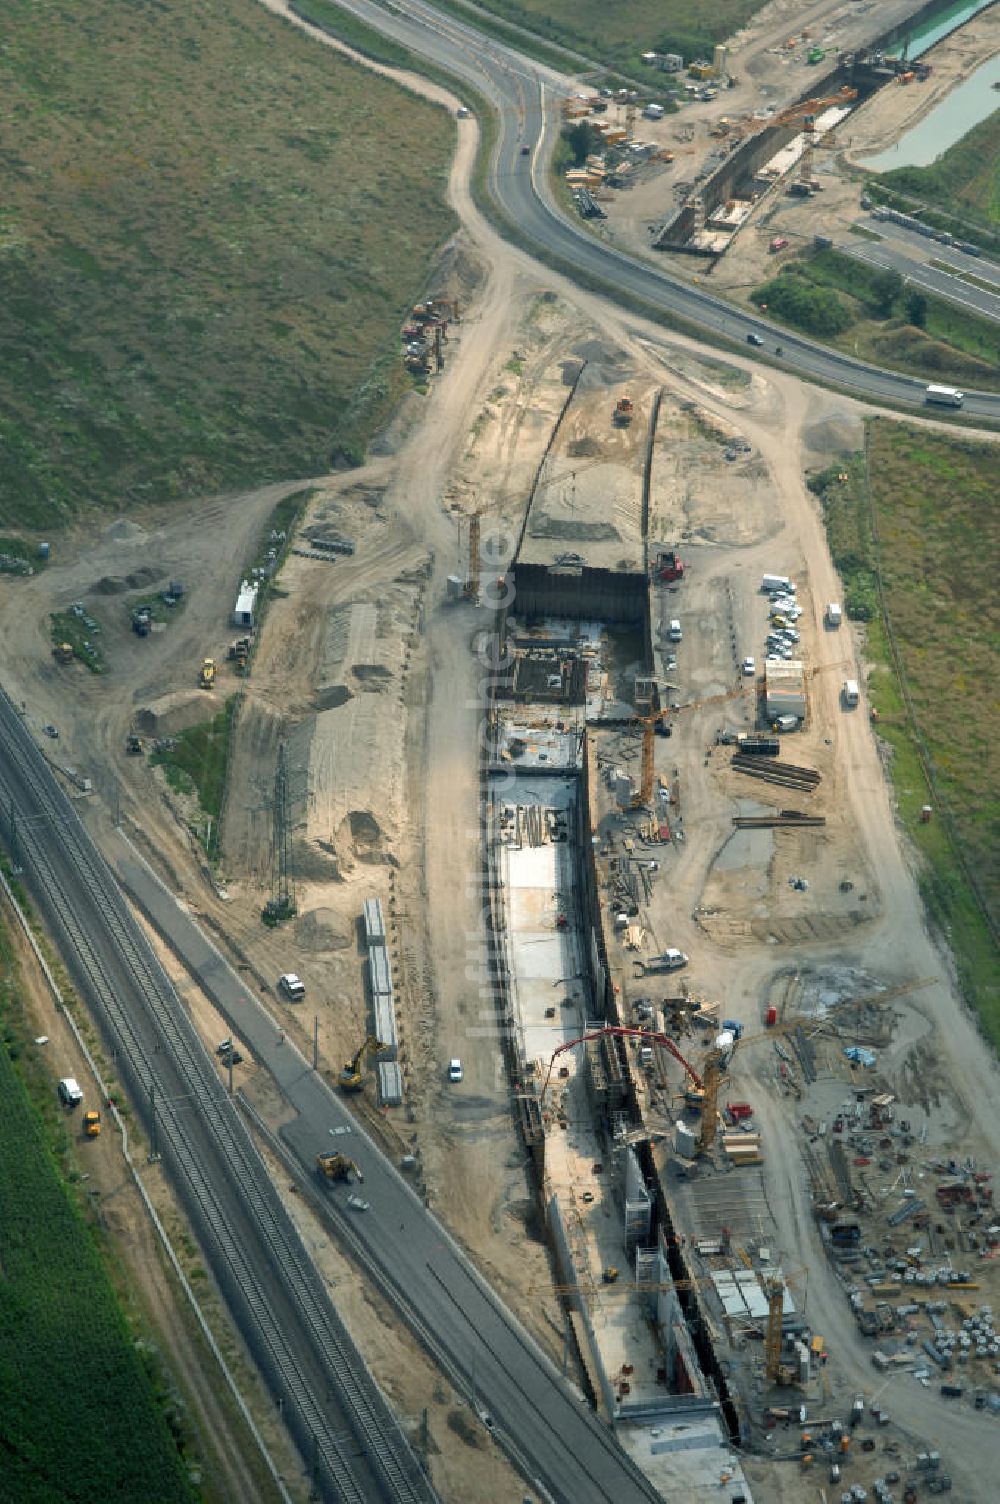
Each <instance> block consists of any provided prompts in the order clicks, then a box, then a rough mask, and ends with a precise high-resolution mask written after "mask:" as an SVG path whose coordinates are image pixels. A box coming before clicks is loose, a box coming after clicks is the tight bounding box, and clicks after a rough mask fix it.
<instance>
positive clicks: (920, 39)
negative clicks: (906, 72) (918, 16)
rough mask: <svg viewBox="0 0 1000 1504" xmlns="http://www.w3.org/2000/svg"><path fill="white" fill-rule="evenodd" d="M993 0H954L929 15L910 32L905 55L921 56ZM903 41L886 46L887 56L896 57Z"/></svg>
mask: <svg viewBox="0 0 1000 1504" xmlns="http://www.w3.org/2000/svg"><path fill="white" fill-rule="evenodd" d="M993 3H994V0H954V3H953V4H952V5H949V6H947V7H946V9H945V10H940V11H938V13H937V15H936V16H930V17H929V18H928V19H927V20H926V21H925V22H924V23H923V24H922V25H921V26H919V27H917V29H916V31H913V32H911V34H910V37H909V44H910V45H909V47H908V48H907V53H906V55H907V57H908V58H911V59H915V58H918V57H923V55H924V53H925V52H927V51H929V50H930V48H931V47H933V46H934V44H935V43H936V42H940V41H941V39H942V37H946V36H948V35H949V34H950V33H951V32H953V31H956V30H957V29H958V27H959V26H964V25H965V23H966V21H968V20H971V18H972V17H973V16H976V15H978V14H979V12H980V11H981V10H985V9H986V7H987V6H988V5H992V4H993ZM902 48H903V43H902V41H901V42H899V43H898V44H897V45H896V46H895V47H888V48H886V53H887V55H888V56H889V57H898V56H899V54H900V52H901V51H902Z"/></svg>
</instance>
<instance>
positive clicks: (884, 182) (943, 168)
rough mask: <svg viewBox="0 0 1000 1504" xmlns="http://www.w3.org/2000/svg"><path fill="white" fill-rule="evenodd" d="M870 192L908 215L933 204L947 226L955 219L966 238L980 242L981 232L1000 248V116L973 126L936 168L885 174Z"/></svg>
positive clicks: (933, 165)
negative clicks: (978, 232) (916, 206)
mask: <svg viewBox="0 0 1000 1504" xmlns="http://www.w3.org/2000/svg"><path fill="white" fill-rule="evenodd" d="M869 191H870V192H872V193H873V194H874V196H875V197H876V198H878V199H879V200H880V201H883V202H886V203H898V206H899V207H900V208H901V209H904V210H907V209H908V208H909V206H910V205H912V204H914V203H919V204H927V205H928V206H929V207H930V208H932V209H933V211H934V213H935V214H936V215H937V216H938V217H939V218H941V219H942V222H943V221H944V220H945V219H947V218H948V217H949V216H953V217H954V219H955V221H956V224H955V229H956V232H957V233H958V234H959V235H960V236H962V237H963V238H970V237H971V238H974V236H975V230H976V227H977V226H980V227H982V228H983V229H984V230H985V231H986V232H987V234H988V236H989V238H990V242H991V244H992V245H993V247H994V248H997V247H1000V110H994V112H993V114H992V115H988V116H987V118H986V119H985V120H981V121H980V122H979V124H978V125H975V126H973V128H972V130H971V131H969V133H968V134H967V135H965V136H963V137H962V139H961V140H960V141H956V142H955V144H954V146H950V147H949V148H948V150H947V151H945V152H942V153H941V155H940V157H938V158H937V160H936V161H935V162H932V163H931V164H930V166H928V167H895V168H893V170H892V171H891V172H882V173H879V175H878V177H877V178H875V179H874V180H873V182H872V183H871V184H870V185H869ZM911 212H912V211H911Z"/></svg>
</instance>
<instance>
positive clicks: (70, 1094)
mask: <svg viewBox="0 0 1000 1504" xmlns="http://www.w3.org/2000/svg"><path fill="white" fill-rule="evenodd" d="M58 1090H59V1100H60V1102H62V1104H63V1106H64V1107H79V1105H80V1103H81V1102H82V1101H83V1092H82V1091H81V1090H80V1088H79V1086H78V1085H77V1083H76V1080H75V1078H74V1077H73V1076H64V1077H63V1078H62V1080H61V1081H60V1082H59V1088H58Z"/></svg>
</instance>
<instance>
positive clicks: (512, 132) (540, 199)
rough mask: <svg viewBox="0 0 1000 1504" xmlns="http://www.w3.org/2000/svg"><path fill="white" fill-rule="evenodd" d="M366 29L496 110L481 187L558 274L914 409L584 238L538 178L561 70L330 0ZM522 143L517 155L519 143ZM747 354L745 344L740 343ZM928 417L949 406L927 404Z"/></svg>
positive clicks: (749, 316)
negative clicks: (755, 341)
mask: <svg viewBox="0 0 1000 1504" xmlns="http://www.w3.org/2000/svg"><path fill="white" fill-rule="evenodd" d="M336 3H337V4H338V5H339V6H340V8H341V9H343V10H346V11H350V12H351V13H352V14H354V15H356V16H357V17H358V18H359V19H360V20H362V21H364V22H366V23H367V24H368V25H369V26H371V27H373V28H374V29H375V30H378V31H381V32H384V33H385V34H386V35H387V36H390V37H393V38H394V39H395V40H396V41H398V42H401V43H402V44H403V45H404V46H406V47H408V48H409V49H410V50H411V51H413V52H414V53H415V54H418V55H420V56H423V57H426V58H428V59H429V60H431V61H432V62H433V63H435V64H436V65H437V66H438V67H440V68H443V69H445V70H446V71H447V72H448V73H450V74H453V75H454V77H455V78H456V80H461V81H462V82H464V83H465V84H467V85H468V86H470V87H472V88H474V89H476V90H477V91H478V92H479V93H480V94H481V95H483V96H484V97H485V98H486V99H488V100H489V101H490V103H491V104H492V105H494V107H495V108H496V111H497V115H498V118H499V121H500V131H499V139H498V142H497V147H496V150H495V152H494V153H493V158H492V161H491V162H490V164H489V172H488V181H489V190H490V194H491V196H492V198H493V200H494V201H495V203H496V204H497V206H498V207H499V209H500V210H501V211H502V213H503V214H504V215H506V217H507V219H508V220H510V221H511V223H512V224H514V225H516V226H517V227H518V230H519V233H520V236H521V238H522V240H523V241H524V242H525V243H526V244H527V245H528V246H529V247H534V249H535V250H536V251H537V252H538V253H539V254H540V255H541V257H542V258H543V259H544V260H551V261H554V262H555V263H556V264H557V265H558V266H559V268H560V270H562V271H564V272H565V273H566V274H567V275H568V276H570V277H572V276H573V274H574V271H576V272H577V273H580V274H582V275H584V276H585V277H586V279H587V281H588V283H589V284H590V285H592V286H593V285H596V284H599V290H600V291H601V292H602V293H603V294H604V295H605V296H606V297H608V298H609V299H610V300H611V301H613V302H614V301H618V302H627V301H628V300H630V299H638V300H641V301H642V302H643V303H644V304H646V305H647V306H648V307H649V308H650V309H653V310H656V311H658V312H661V313H664V314H666V315H668V316H670V317H673V318H676V319H679V320H683V321H684V323H686V324H687V325H688V326H697V327H699V328H701V329H704V330H706V331H708V332H709V333H711V334H712V335H713V336H715V337H718V338H723V339H728V340H731V341H734V342H736V343H744V344H745V342H746V339H747V335H748V334H751V333H754V334H758V335H759V336H760V337H761V339H762V340H763V341H764V353H765V354H767V355H771V356H772V357H773V356H774V351H775V348H776V342H777V341H780V343H781V348H782V351H783V355H782V358H781V364H782V365H783V366H784V367H787V368H788V369H789V370H791V371H794V372H795V373H796V374H797V375H799V376H801V377H803V378H804V379H805V380H816V381H819V382H824V383H828V384H830V385H834V386H838V387H841V388H843V389H844V390H846V391H848V392H850V393H851V394H852V395H854V396H856V397H858V398H860V399H862V400H865V399H867V400H868V401H870V402H873V403H876V404H878V403H885V402H888V403H893V404H895V405H898V406H901V407H915V408H920V409H921V410H924V406H925V405H924V391H925V388H926V382H924V381H921V380H919V379H917V378H916V377H913V376H904V375H901V374H900V373H899V372H895V371H885V370H882V369H881V368H880V367H878V366H871V365H867V364H866V363H865V362H864V361H861V360H855V359H853V358H852V357H851V356H849V355H843V354H841V353H840V352H839V351H836V350H830V349H828V348H826V347H825V346H823V345H819V344H815V343H814V342H813V341H812V340H809V339H806V338H804V337H803V336H802V335H799V334H795V333H793V332H792V331H790V330H789V331H785V330H776V329H775V328H774V326H773V325H771V324H769V323H767V322H766V321H765V320H763V319H760V318H758V317H757V316H756V315H754V314H753V313H751V312H749V311H744V310H742V309H740V308H738V307H736V306H734V305H733V304H731V303H728V302H727V301H726V300H725V299H723V298H719V297H716V296H715V295H714V294H712V293H710V292H707V291H705V290H704V289H703V288H701V287H697V286H694V285H693V284H691V283H690V282H687V281H683V280H681V279H680V278H677V277H674V276H672V275H671V273H670V272H669V270H668V269H666V267H664V268H662V269H661V268H660V267H657V266H653V265H650V264H648V263H646V262H643V261H639V260H637V259H636V258H635V257H633V256H629V255H627V254H626V253H625V252H623V251H620V250H617V249H616V248H615V247H613V246H610V245H608V244H606V243H605V242H604V241H600V240H597V239H595V238H594V236H593V235H591V234H590V233H589V232H588V231H587V230H586V229H585V228H584V226H583V225H582V224H581V223H579V222H578V221H576V220H574V219H570V218H567V216H566V215H564V214H563V213H562V211H561V210H560V209H558V208H557V207H556V204H555V202H554V200H553V197H552V194H551V191H550V188H549V183H548V177H547V173H548V168H547V160H548V150H547V147H548V145H549V144H550V143H549V140H548V138H549V137H551V136H553V135H554V134H555V130H556V122H555V120H554V106H555V105H556V104H557V101H558V100H559V99H560V98H561V97H562V96H563V94H564V93H565V92H566V80H565V78H563V77H561V75H559V74H557V73H555V72H553V70H552V69H550V68H546V67H545V66H544V65H543V64H541V63H536V62H534V61H532V60H531V59H530V58H526V57H523V56H522V55H521V54H520V53H517V52H514V51H512V50H510V49H509V48H507V47H505V46H504V45H503V44H502V43H500V42H496V41H494V40H493V39H492V38H490V37H487V36H485V35H483V33H481V32H478V31H476V29H475V28H474V27H473V26H471V25H469V24H467V23H465V22H462V21H456V20H454V19H453V18H452V17H451V16H445V15H443V14H442V13H441V12H439V11H436V10H435V9H434V8H433V6H431V5H427V4H425V3H424V0H387V3H386V4H385V5H384V6H383V5H379V4H376V3H374V0H336ZM523 146H529V147H530V148H531V150H530V153H529V154H528V155H522V152H521V148H522V147H523ZM745 353H747V354H750V353H751V352H750V348H749V347H748V349H747V350H746V352H745ZM963 410H964V412H965V413H967V414H968V415H970V416H973V417H981V418H986V419H990V420H992V421H994V422H1000V394H998V393H995V392H967V393H966V398H965V407H964V409H963ZM933 412H934V415H935V416H936V417H938V418H940V417H943V416H947V415H948V413H949V409H947V408H935V409H933Z"/></svg>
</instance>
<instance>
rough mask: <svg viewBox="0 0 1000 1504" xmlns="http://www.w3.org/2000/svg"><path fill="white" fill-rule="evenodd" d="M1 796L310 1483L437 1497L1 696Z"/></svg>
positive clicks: (355, 1492) (105, 875) (345, 1490)
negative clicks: (305, 1466) (287, 1429)
mask: <svg viewBox="0 0 1000 1504" xmlns="http://www.w3.org/2000/svg"><path fill="white" fill-rule="evenodd" d="M0 800H2V808H3V823H4V826H5V829H6V833H7V835H8V836H11V835H12V834H13V833H16V844H17V850H18V855H19V860H20V861H21V863H22V866H23V867H24V871H25V877H26V880H27V882H28V886H29V887H30V888H31V891H32V894H33V896H34V898H35V900H36V902H37V903H38V905H39V907H40V909H41V910H42V912H43V913H44V915H45V917H46V918H47V920H48V921H49V923H50V925H51V927H52V929H53V931H54V932H55V934H56V935H57V937H58V938H59V939H60V940H61V941H62V949H63V953H64V956H65V959H66V961H67V964H68V965H69V966H70V969H71V971H72V972H73V974H74V977H75V980H76V981H77V983H78V985H79V986H80V989H81V991H82V993H83V995H84V996H85V997H86V999H87V1000H88V1002H89V1004H90V1005H91V1007H92V1009H93V1011H94V1013H95V1015H96V1017H97V1019H98V1021H99V1022H100V1024H101V1026H102V1031H103V1033H104V1036H105V1040H106V1042H107V1044H108V1045H109V1046H110V1048H111V1051H112V1054H113V1056H114V1060H115V1065H116V1069H117V1071H118V1074H119V1075H120V1076H121V1078H122V1079H123V1081H124V1083H125V1084H126V1086H127V1087H128V1088H129V1090H130V1093H131V1096H132V1099H133V1103H134V1106H135V1107H136V1109H137V1111H138V1112H139V1114H140V1115H141V1116H142V1117H143V1119H144V1121H145V1123H146V1126H147V1129H148V1131H149V1134H150V1141H151V1143H152V1144H153V1146H154V1147H155V1148H156V1149H157V1150H158V1151H161V1153H162V1157H163V1159H164V1160H165V1162H166V1164H167V1166H168V1168H169V1170H170V1171H171V1174H172V1178H173V1181H174V1184H175V1187H176V1189H177V1191H178V1192H179V1194H180V1196H181V1199H182V1201H183V1202H184V1204H185V1206H186V1209H187V1211H188V1213H189V1215H190V1216H191V1219H192V1222H193V1223H194V1225H195V1227H196V1229H197V1231H198V1234H199V1237H200V1240H201V1242H202V1246H203V1248H204V1250H205V1253H206V1255H207V1257H208V1259H209V1262H210V1263H211V1265H212V1269H213V1272H214V1274H215V1276H216V1278H217V1280H218V1282H219V1284H220V1286H221V1288H222V1290H223V1292H224V1293H225V1295H226V1298H227V1300H228V1301H229V1304H230V1307H231V1309H232V1312H233V1315H234V1317H235V1318H236V1320H237V1323H238V1325H239V1326H240V1329H241V1331H242V1332H243V1335H244V1337H245V1338H246V1340H247V1343H248V1345H249V1347H250V1349H251V1351H252V1352H253V1354H254V1357H255V1359H256V1360H257V1362H258V1364H259V1366H260V1368H261V1370H262V1372H263V1374H264V1376H265V1378H266V1380H267V1382H268V1385H269V1387H270V1389H271V1392H272V1395H273V1397H274V1399H275V1402H276V1404H277V1405H278V1406H279V1408H280V1409H281V1411H282V1413H283V1416H284V1418H285V1419H286V1421H287V1423H288V1425H289V1428H290V1430H291V1432H292V1434H293V1436H294V1438H295V1440H296V1443H297V1445H298V1447H299V1450H300V1452H301V1454H302V1456H303V1458H304V1459H305V1460H306V1464H307V1467H308V1468H309V1469H310V1471H311V1473H312V1481H313V1485H314V1487H315V1489H316V1490H317V1491H318V1492H319V1493H320V1495H321V1496H322V1497H325V1498H330V1499H337V1500H343V1501H345V1504H368V1501H372V1500H393V1501H401V1504H410V1501H413V1504H424V1501H432V1500H434V1498H435V1495H434V1493H433V1490H432V1489H431V1487H430V1484H429V1483H428V1481H427V1479H426V1477H425V1476H424V1474H423V1472H422V1469H421V1467H420V1464H419V1463H418V1461H417V1459H416V1457H415V1455H414V1454H413V1452H412V1451H411V1449H410V1447H409V1445H408V1443H407V1441H406V1438H405V1436H404V1435H403V1433H402V1430H401V1429H400V1427H399V1425H398V1423H397V1421H396V1420H395V1418H394V1417H393V1415H392V1414H391V1412H390V1411H389V1409H388V1406H387V1405H386V1403H385V1401H384V1399H383V1398H382V1395H381V1393H380V1392H379V1390H378V1388H377V1386H376V1384H375V1382H374V1380H373V1378H372V1376H371V1374H370V1373H369V1372H368V1369H367V1368H366V1367H365V1365H364V1362H363V1360H362V1359H361V1357H360V1355H359V1354H358V1352H357V1351H356V1349H355V1348H354V1346H353V1344H352V1343H351V1340H350V1338H349V1337H348V1335H347V1332H346V1331H345V1329H344V1328H343V1326H342V1324H341V1323H340V1321H339V1318H338V1317H337V1315H336V1312H335V1311H334V1309H333V1307H332V1305H331V1304H330V1301H329V1298H328V1296H327V1293H326V1290H325V1288H324V1286H323V1284H322V1282H321V1280H320V1278H319V1276H318V1274H317V1272H316V1270H315V1268H314V1267H313V1265H312V1263H311V1261H310V1260H309V1258H308V1256H307V1254H306V1252H305V1250H304V1248H303V1246H302V1243H301V1241H300V1239H299V1237H298V1234H297V1233H296V1231H295V1228H294V1227H293V1225H292V1223H291V1220H290V1219H289V1217H288V1215H287V1213H286V1212H285V1210H284V1208H283V1206H282V1205H281V1202H280V1200H279V1199H278V1197H277V1194H276V1193H275V1191H274V1188H273V1186H272V1185H271V1182H270V1179H269V1177H268V1174H267V1170H266V1167H265V1166H264V1163H263V1161H262V1160H261V1158H260V1155H259V1154H258V1152H257V1150H256V1148H255V1146H254V1144H253V1141H252V1140H251V1138H250V1136H249V1134H248V1132H247V1130H246V1127H245V1125H244V1123H243V1121H242V1119H241V1118H240V1116H239V1114H238V1113H237V1111H236V1108H235V1106H234V1104H233V1103H232V1102H231V1100H230V1099H229V1097H228V1095H227V1093H226V1091H225V1089H224V1087H223V1085H222V1082H221V1081H220V1079H219V1077H218V1076H217V1074H216V1072H215V1069H214V1067H213V1065H212V1062H211V1061H210V1059H209V1057H208V1055H207V1053H206V1051H205V1049H204V1047H203V1046H202V1044H201V1042H200V1040H199V1039H198V1036H197V1035H196V1033H195V1031H194V1029H193V1027H192V1025H191V1023H190V1021H189V1019H188V1017H187V1015H186V1013H185V1011H184V1009H183V1007H182V1005H181V1003H180V1000H179V998H178V997H177V994H176V992H175V990H174V988H173V986H172V984H171V982H170V980H169V978H168V977H167V975H166V973H165V971H164V970H163V969H162V967H161V966H160V964H159V962H158V961H157V959H156V957H155V955H154V953H153V951H152V949H151V948H150V946H149V945H148V943H147V941H146V939H145V936H144V935H143V934H142V932H141V930H140V929H139V927H138V925H137V924H136V923H135V921H134V919H133V918H132V916H131V914H130V912H129V911H128V909H127V908H126V906H125V903H124V900H123V898H122V896H121V893H120V890H119V888H118V885H117V883H116V882H115V879H114V878H113V876H112V875H111V873H110V871H109V869H108V867H107V865H106V864H105V862H104V860H103V858H102V857H101V856H100V854H99V852H98V851H97V848H96V847H95V846H94V844H93V842H92V840H91V839H90V837H89V835H88V834H87V833H86V831H85V830H84V828H83V826H82V824H81V823H80V820H79V818H78V816H77V814H76V812H75V810H74V809H73V806H72V804H71V803H70V801H69V800H68V799H67V798H66V796H65V794H64V793H63V792H62V790H61V789H60V788H59V786H58V785H57V783H56V781H55V779H54V778H53V775H52V773H51V771H50V769H49V767H48V765H47V764H46V762H45V761H44V759H43V758H42V756H41V754H40V753H39V751H38V749H37V748H36V747H35V745H34V743H33V742H32V740H31V738H30V736H29V734H28V732H27V731H26V729H25V727H24V725H23V724H22V722H21V719H20V717H19V716H18V714H17V712H16V710H15V709H14V707H13V705H12V703H11V702H10V700H9V699H8V698H7V696H6V695H4V694H3V693H2V692H0ZM12 822H13V826H14V832H12V830H11V824H12Z"/></svg>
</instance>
